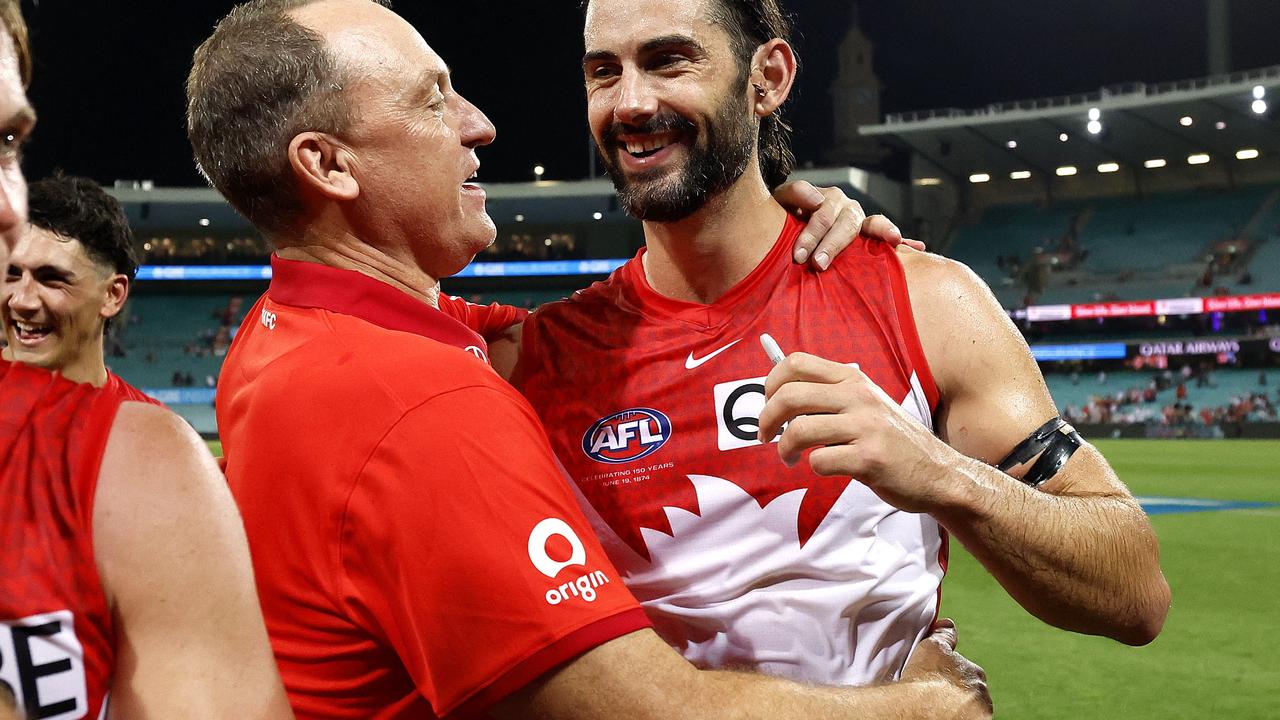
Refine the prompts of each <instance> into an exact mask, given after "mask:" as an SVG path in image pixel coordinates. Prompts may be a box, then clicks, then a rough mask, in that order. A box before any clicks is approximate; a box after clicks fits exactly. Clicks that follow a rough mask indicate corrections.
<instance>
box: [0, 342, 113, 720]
mask: <svg viewBox="0 0 1280 720" xmlns="http://www.w3.org/2000/svg"><path fill="white" fill-rule="evenodd" d="M121 402H123V398H122V397H121V395H120V394H119V393H118V392H112V391H108V390H98V389H95V388H93V387H91V386H89V385H77V384H76V383H72V382H69V381H67V380H65V379H63V378H61V377H58V376H56V375H54V374H52V373H50V372H46V371H44V370H40V369H37V368H33V367H28V366H25V365H21V364H18V363H9V362H6V361H3V360H0V708H3V707H4V705H5V704H6V702H7V701H8V697H7V696H12V697H13V699H15V700H16V701H17V703H18V707H19V708H23V709H25V710H26V712H27V715H28V716H29V717H31V718H57V719H58V720H68V719H70V718H86V717H87V718H97V717H103V716H105V714H106V712H105V706H106V694H107V690H108V688H109V685H110V682H111V675H112V673H113V671H114V669H115V626H114V624H113V623H112V620H111V610H110V608H109V607H108V604H107V599H106V595H105V593H104V591H103V588H102V582H101V580H100V579H99V577H98V569H97V565H96V563H95V562H94V558H93V524H92V518H93V497H94V492H95V490H96V488H97V484H98V468H99V465H100V464H101V461H102V454H103V451H104V450H105V449H106V443H107V436H108V435H109V434H110V431H111V424H112V422H114V420H115V415H116V410H117V409H118V408H119V407H120V403H121ZM0 715H4V712H3V711H0Z"/></svg>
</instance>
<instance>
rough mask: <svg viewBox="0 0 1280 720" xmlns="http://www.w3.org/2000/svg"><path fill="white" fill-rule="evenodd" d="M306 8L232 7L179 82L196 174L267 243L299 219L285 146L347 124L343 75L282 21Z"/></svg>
mask: <svg viewBox="0 0 1280 720" xmlns="http://www.w3.org/2000/svg"><path fill="white" fill-rule="evenodd" d="M312 2H315V0H252V1H251V2H247V3H244V4H241V5H238V6H236V7H235V8H233V9H232V10H231V12H230V13H228V14H227V16H226V17H224V18H223V19H222V20H220V21H219V22H218V25H217V27H215V28H214V30H213V34H212V35H210V36H209V39H207V40H205V41H204V43H203V44H201V45H200V47H199V48H198V49H197V50H196V53H195V58H194V61H193V64H192V67H191V73H190V74H189V75H188V76H187V138H188V139H189V140H190V141H191V147H192V149H193V150H194V151H195V159H196V164H197V166H198V167H199V169H200V172H201V173H202V174H203V175H204V176H205V177H206V178H207V179H208V180H209V182H210V183H211V184H212V185H213V186H214V187H215V188H217V189H218V192H220V193H222V195H223V196H224V197H226V199H227V201H228V202H230V203H231V205H232V206H233V207H234V208H235V209H236V210H237V211H239V212H240V214H242V215H244V216H245V217H246V218H248V219H249V221H250V222H252V223H253V224H254V225H256V226H258V228H260V229H261V230H262V231H263V232H265V233H266V234H268V235H272V234H278V233H282V232H285V231H288V230H290V229H291V228H292V227H293V225H294V224H295V223H296V222H297V220H298V215H299V213H300V212H301V211H302V205H301V201H300V199H299V198H298V195H297V186H296V183H295V180H294V177H293V171H292V168H291V167H290V165H289V158H288V147H289V143H290V142H291V141H292V140H293V138H294V137H295V136H296V135H297V134H298V133H301V132H306V131H308V130H311V131H317V132H325V133H333V134H339V133H342V132H344V131H346V130H347V129H349V128H350V126H351V124H352V122H353V112H352V108H351V106H350V105H349V103H348V102H347V99H346V98H345V97H344V96H343V93H342V89H343V85H344V84H345V82H346V80H347V77H346V73H345V72H344V69H343V68H340V67H339V64H338V62H337V60H336V59H335V58H334V57H333V55H332V54H331V53H330V52H329V50H328V48H327V47H326V46H325V42H324V38H322V37H321V36H320V35H319V34H318V33H316V32H315V31H313V30H311V29H309V28H307V27H304V26H303V25H301V24H299V23H298V22H296V21H294V20H293V18H291V17H289V12H290V11H291V10H294V9H297V8H300V7H303V6H306V5H309V4H311V3H312ZM373 2H376V3H377V4H379V5H382V6H384V7H390V5H391V3H390V0H373Z"/></svg>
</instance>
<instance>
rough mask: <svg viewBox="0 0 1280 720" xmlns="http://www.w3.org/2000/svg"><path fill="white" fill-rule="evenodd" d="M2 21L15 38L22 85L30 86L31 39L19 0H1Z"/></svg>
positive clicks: (14, 45) (0, 17) (14, 42)
mask: <svg viewBox="0 0 1280 720" xmlns="http://www.w3.org/2000/svg"><path fill="white" fill-rule="evenodd" d="M0 21H3V22H4V26H5V29H6V30H8V31H9V37H10V38H12V39H13V50H14V52H15V53H16V54H17V56H18V75H19V77H21V78H22V87H24V88H25V87H28V86H30V85H31V40H30V37H29V36H28V35H27V23H26V21H25V20H23V19H22V7H21V6H20V5H19V3H18V0H0Z"/></svg>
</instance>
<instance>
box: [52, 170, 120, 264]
mask: <svg viewBox="0 0 1280 720" xmlns="http://www.w3.org/2000/svg"><path fill="white" fill-rule="evenodd" d="M27 219H28V221H29V222H30V223H31V224H32V225H33V226H35V227H38V228H40V229H42V230H48V231H49V232H51V233H55V234H57V235H61V236H62V237H65V238H71V239H72V240H76V241H78V242H79V243H80V245H82V246H83V247H84V249H85V252H86V253H88V255H89V258H90V259H92V260H93V261H94V262H95V263H97V264H99V265H102V266H104V267H109V268H111V269H112V271H113V272H116V273H119V274H121V275H124V276H125V277H127V278H129V282H133V279H134V278H135V277H136V276H137V274H138V252H137V249H136V248H135V247H134V244H133V230H132V229H131V228H130V227H129V220H128V218H126V217H125V214H124V209H123V208H121V207H120V203H119V201H117V200H116V199H115V198H113V197H111V196H110V195H108V194H107V191H105V190H103V189H102V187H101V186H99V185H98V183H96V182H94V181H92V180H90V179H89V178H84V177H76V176H74V175H62V174H60V173H55V174H54V175H53V176H52V177H48V178H45V179H43V180H38V181H36V182H33V183H31V184H30V185H29V186H28V187H27Z"/></svg>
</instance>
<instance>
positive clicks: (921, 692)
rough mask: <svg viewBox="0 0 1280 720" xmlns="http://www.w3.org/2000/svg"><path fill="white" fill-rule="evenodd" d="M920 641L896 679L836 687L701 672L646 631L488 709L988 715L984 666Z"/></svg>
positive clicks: (895, 719) (606, 714) (774, 717)
mask: <svg viewBox="0 0 1280 720" xmlns="http://www.w3.org/2000/svg"><path fill="white" fill-rule="evenodd" d="M950 645H951V646H953V645H954V637H952V639H951V641H950ZM921 647H922V648H924V650H923V651H917V652H918V653H919V654H920V655H930V656H931V657H928V658H918V657H917V656H916V655H913V657H912V661H913V664H912V665H909V666H908V669H907V671H906V672H904V680H903V681H902V682H898V683H895V684H892V685H881V686H876V687H864V688H834V687H819V686H810V685H801V684H798V683H794V682H790V681H788V680H783V679H781V678H773V677H768V676H765V675H754V674H750V673H735V672H709V671H701V670H697V669H696V668H694V667H693V666H692V665H690V664H689V663H687V662H686V661H685V660H684V659H683V658H681V657H680V656H679V655H677V654H676V653H675V652H674V651H672V650H671V648H670V647H668V646H667V645H666V644H664V643H663V642H662V641H661V640H660V639H658V636H657V635H656V634H654V632H653V631H652V630H643V631H639V632H634V633H631V634H629V635H625V636H623V637H621V638H618V639H616V640H613V641H611V642H609V643H606V644H604V645H601V646H600V647H597V648H595V649H594V650H591V651H589V652H587V653H586V654H585V655H583V656H581V657H579V658H578V659H576V660H574V661H572V662H570V663H568V664H566V665H565V666H563V667H561V668H560V669H559V670H556V671H554V672H551V673H548V675H547V676H545V677H543V678H542V679H540V680H538V681H536V682H534V683H533V684H531V685H530V686H528V687H526V688H524V689H523V690H521V691H519V692H517V693H516V694H515V695H513V696H511V697H509V698H507V699H506V700H504V701H503V702H502V703H500V704H499V706H498V707H497V708H496V709H495V710H494V713H493V714H494V715H495V716H496V717H498V718H522V719H523V718H529V719H538V720H541V719H554V720H587V719H588V718H591V719H594V718H634V719H635V720H705V719H706V718H717V719H720V718H723V719H725V720H739V719H746V718H761V719H763V718H769V719H770V720H789V719H796V720H828V719H833V720H834V719H835V718H877V719H882V720H908V719H910V718H940V719H942V718H985V717H989V716H990V697H989V696H987V693H986V685H985V680H984V677H985V676H982V674H981V670H979V669H978V668H977V667H976V666H974V665H972V664H971V663H969V662H968V661H966V660H964V659H963V658H962V657H960V656H958V655H956V654H955V653H954V651H953V650H951V647H949V646H946V647H944V646H942V644H941V643H939V642H938V641H937V640H936V638H930V639H929V640H926V642H925V643H922V645H921ZM913 665H914V667H913ZM922 665H923V666H925V667H920V666H922ZM912 675H914V677H908V676H912ZM962 676H963V677H962Z"/></svg>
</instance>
